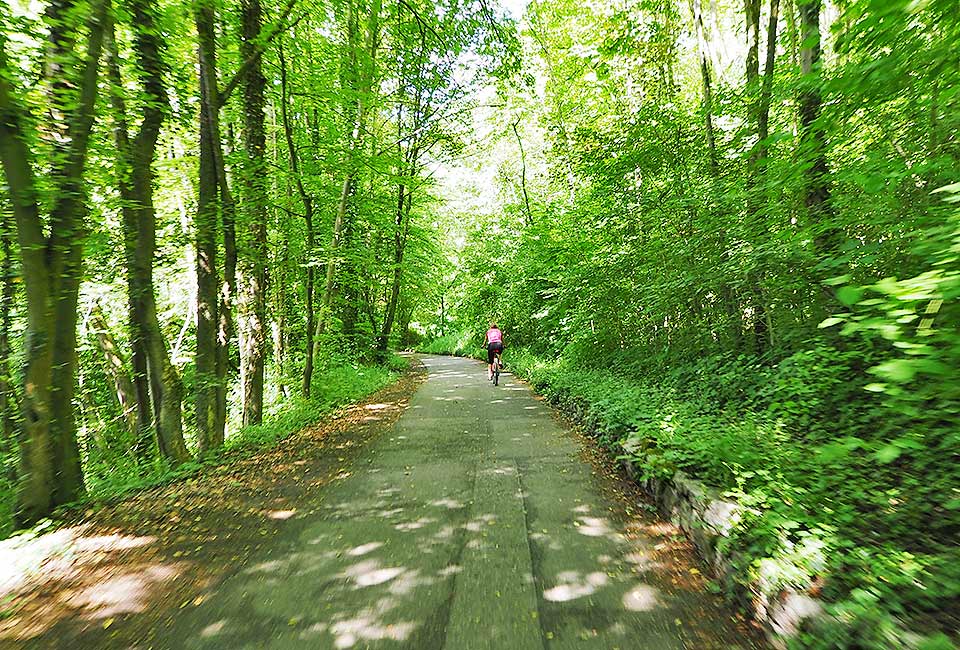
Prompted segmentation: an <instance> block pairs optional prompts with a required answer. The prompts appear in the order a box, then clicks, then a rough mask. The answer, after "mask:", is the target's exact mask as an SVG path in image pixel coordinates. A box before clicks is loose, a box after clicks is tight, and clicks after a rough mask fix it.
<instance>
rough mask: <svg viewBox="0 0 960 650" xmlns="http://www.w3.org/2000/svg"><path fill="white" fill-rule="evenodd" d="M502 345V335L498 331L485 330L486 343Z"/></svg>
mask: <svg viewBox="0 0 960 650" xmlns="http://www.w3.org/2000/svg"><path fill="white" fill-rule="evenodd" d="M496 342H500V343H503V333H501V332H500V330H498V329H489V330H487V343H496Z"/></svg>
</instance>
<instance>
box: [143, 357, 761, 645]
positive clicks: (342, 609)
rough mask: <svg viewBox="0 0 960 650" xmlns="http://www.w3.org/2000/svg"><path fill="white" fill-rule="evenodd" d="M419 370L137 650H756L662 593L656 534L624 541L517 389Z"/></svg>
mask: <svg viewBox="0 0 960 650" xmlns="http://www.w3.org/2000/svg"><path fill="white" fill-rule="evenodd" d="M422 361H423V363H424V364H425V365H426V366H427V368H428V370H429V378H428V380H427V381H426V383H424V384H423V386H422V387H421V388H420V389H419V391H418V392H417V393H416V394H415V395H414V397H413V398H412V400H411V403H410V407H409V409H408V410H407V411H406V413H405V414H404V415H403V416H402V417H401V418H400V420H399V421H398V422H397V424H396V425H395V426H394V427H393V428H392V429H390V430H389V431H386V432H384V434H383V435H382V436H380V437H379V438H378V439H377V440H376V441H375V442H373V443H372V444H371V446H370V447H369V448H368V449H367V450H366V451H365V452H364V453H363V454H362V455H361V456H360V457H359V458H358V459H357V460H356V462H355V463H354V465H353V466H352V468H351V471H350V472H349V475H345V476H344V478H342V479H341V480H338V481H335V482H333V483H331V484H330V485H327V486H325V487H324V488H322V489H323V490H324V491H323V493H322V495H321V497H322V500H321V501H320V506H319V508H317V509H316V510H315V512H314V513H313V514H312V515H311V516H310V518H309V521H308V522H307V523H306V524H305V525H303V526H301V527H299V528H298V529H297V530H296V531H295V534H292V535H291V536H290V537H289V538H279V539H277V540H276V544H274V545H273V546H272V548H271V549H270V550H269V552H265V553H264V554H263V555H262V557H257V558H255V561H253V562H251V563H250V564H248V565H246V566H242V567H237V569H236V572H235V573H234V574H233V575H232V576H231V577H230V578H228V579H227V580H226V581H224V582H223V584H221V585H220V586H219V588H218V589H217V590H216V592H215V593H213V594H211V595H210V597H208V598H207V599H206V600H205V601H204V602H203V603H202V604H201V605H200V606H198V607H195V608H189V609H188V610H185V611H184V613H183V615H182V616H181V617H179V619H178V621H177V623H176V624H175V625H173V626H171V627H170V628H168V629H167V630H166V631H165V632H164V633H162V634H160V635H159V636H158V637H157V638H155V639H154V641H153V642H152V643H151V646H152V647H153V648H167V647H169V648H185V649H189V650H199V649H203V650H220V649H223V650H226V649H230V650H240V649H250V650H254V649H256V650H268V649H269V650H281V649H288V648H290V649H292V648H297V649H300V648H324V649H325V648H338V649H339V648H357V649H361V648H376V649H380V648H384V649H397V650H399V649H409V650H431V649H435V650H487V649H490V650H494V649H496V650H533V649H537V650H541V649H549V650H555V649H556V650H560V649H574V648H576V649H581V648H582V649H606V650H614V649H618V648H619V649H622V650H627V649H628V648H631V649H649V650H675V649H677V650H679V649H682V648H690V649H694V648H695V649H698V650H711V649H714V648H717V649H719V648H724V649H732V648H742V649H746V648H753V647H755V646H754V642H753V641H751V640H749V639H748V638H747V636H746V635H745V634H744V632H743V630H742V628H741V627H740V626H737V625H734V624H733V623H732V621H731V616H730V612H729V611H727V610H726V609H725V608H724V607H723V606H722V605H721V604H720V603H719V601H718V600H717V599H716V598H715V597H713V596H712V595H710V594H705V593H703V590H702V587H701V588H695V587H690V586H688V585H685V583H684V581H682V580H679V581H678V580H677V576H678V575H683V574H684V572H686V571H690V568H687V567H677V566H667V565H665V562H664V560H663V558H664V557H669V554H663V553H661V552H659V551H658V548H659V547H660V546H662V545H663V544H665V543H666V542H665V540H667V541H669V539H670V537H669V535H668V536H663V535H661V536H653V535H651V536H644V535H642V534H640V535H638V534H637V530H638V525H637V524H636V522H635V521H633V520H632V519H631V518H630V517H628V516H626V515H624V513H623V508H624V507H623V505H622V503H618V502H617V501H616V500H613V499H611V498H610V496H609V494H608V493H607V491H605V490H604V489H603V487H604V486H603V485H602V484H601V482H602V481H603V480H606V479H604V478H603V477H602V476H598V474H597V472H595V471H594V469H593V468H592V467H591V465H590V463H588V462H586V461H585V460H583V458H582V454H581V446H582V444H583V443H582V441H580V440H579V439H578V438H577V436H576V435H575V434H573V433H572V432H570V431H569V430H567V428H566V427H565V426H564V425H563V424H562V423H561V422H560V421H559V420H558V419H557V418H556V417H555V415H554V414H553V413H552V411H551V409H550V408H549V407H548V406H546V405H545V404H544V403H543V402H542V401H540V400H538V399H536V397H535V395H534V394H533V393H532V392H531V391H530V390H529V389H528V388H527V387H526V386H525V385H524V384H522V383H520V382H518V381H516V380H514V378H513V377H512V376H510V374H509V373H505V374H504V375H503V376H502V377H501V381H500V385H499V386H496V387H495V386H493V385H492V384H491V383H490V382H488V381H487V380H486V367H485V366H484V365H482V364H478V363H477V362H474V361H470V360H465V359H457V358H450V357H430V356H428V357H422ZM644 516H645V517H647V519H648V520H649V519H650V517H649V515H644ZM648 523H649V521H648ZM653 525H654V526H655V525H656V522H655V520H654V523H653ZM642 528H643V526H639V529H642ZM692 572H693V573H694V574H695V573H696V572H697V571H696V569H695V568H694V569H693V570H692Z"/></svg>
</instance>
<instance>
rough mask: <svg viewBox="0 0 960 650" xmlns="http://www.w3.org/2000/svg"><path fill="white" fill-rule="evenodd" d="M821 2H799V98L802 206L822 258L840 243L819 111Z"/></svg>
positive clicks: (834, 251) (837, 248)
mask: <svg viewBox="0 0 960 650" xmlns="http://www.w3.org/2000/svg"><path fill="white" fill-rule="evenodd" d="M821 4H822V0H801V2H800V3H799V9H800V30H801V36H802V38H801V48H800V64H801V69H802V72H803V76H804V79H803V90H802V91H801V93H800V97H799V102H798V104H799V106H798V111H797V112H798V114H799V116H800V151H801V156H802V160H803V162H804V169H805V170H806V181H807V182H806V187H805V193H804V203H805V204H806V207H807V218H808V220H809V221H808V226H809V227H810V229H811V230H812V231H813V243H814V246H815V247H816V251H817V254H818V255H819V256H820V257H821V258H826V257H830V256H832V255H834V254H835V253H836V252H837V251H838V250H839V249H840V245H841V243H842V241H843V240H842V233H841V232H840V231H839V230H838V229H837V228H836V225H835V224H834V223H833V210H832V208H831V205H830V185H829V178H830V170H829V168H828V167H827V156H826V146H825V143H824V133H823V126H822V125H821V124H820V111H821V108H822V105H823V99H822V98H821V95H820V7H821Z"/></svg>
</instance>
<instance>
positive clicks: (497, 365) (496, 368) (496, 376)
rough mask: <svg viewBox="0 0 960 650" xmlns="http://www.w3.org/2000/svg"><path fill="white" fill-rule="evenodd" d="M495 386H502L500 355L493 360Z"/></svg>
mask: <svg viewBox="0 0 960 650" xmlns="http://www.w3.org/2000/svg"><path fill="white" fill-rule="evenodd" d="M493 385H494V386H499V385H500V355H497V356H495V357H494V358H493Z"/></svg>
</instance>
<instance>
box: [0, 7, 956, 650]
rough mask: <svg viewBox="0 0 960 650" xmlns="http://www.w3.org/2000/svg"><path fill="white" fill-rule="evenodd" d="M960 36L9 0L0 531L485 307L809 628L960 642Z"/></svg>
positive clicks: (557, 391) (840, 26)
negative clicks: (723, 512) (710, 497)
mask: <svg viewBox="0 0 960 650" xmlns="http://www.w3.org/2000/svg"><path fill="white" fill-rule="evenodd" d="M957 42H960V10H958V7H957V4H956V0H736V1H733V0H729V1H728V0H615V1H611V2H604V1H600V0H595V1H594V0H591V1H588V2H575V1H573V0H532V1H531V2H529V3H526V2H522V1H521V0H516V1H514V2H505V3H503V5H502V6H501V5H499V4H497V3H496V2H495V1H494V0H437V1H435V2H428V1H426V0H396V2H383V1H382V0H240V1H239V2H233V1H232V0H192V1H191V2H189V3H181V2H174V1H172V0H49V1H46V2H28V1H27V0H7V1H6V2H5V3H4V5H3V7H2V8H0V163H2V169H3V174H2V180H3V184H2V188H0V190H2V191H0V238H2V239H0V283H2V286H0V419H2V426H0V465H2V467H0V533H2V535H3V536H8V535H10V534H12V533H13V532H14V531H15V530H17V529H20V528H25V527H29V526H33V525H35V524H37V523H38V522H43V521H45V520H47V518H49V517H51V516H53V517H56V515H57V513H58V512H61V511H62V509H63V508H69V507H72V506H75V505H76V504H78V503H86V502H89V501H90V500H97V499H109V498H115V497H117V496H119V495H123V494H127V493H129V492H130V491H131V490H137V489H141V488H143V487H146V486H150V485H156V484H159V483H163V482H168V481H172V480H177V478H178V477H182V476H185V475H188V474H190V473H194V472H203V471H204V467H205V466H206V465H207V464H209V463H213V462H216V459H217V458H219V457H220V456H221V455H222V454H224V453H226V452H228V451H229V450H231V449H236V448H240V447H245V446H254V447H256V446H263V445H268V444H271V442H272V441H274V440H276V439H278V438H280V437H283V436H285V435H287V434H288V433H289V432H290V430H291V429H293V428H297V427H302V426H305V425H307V424H310V423H312V422H314V421H316V420H318V419H319V418H321V417H323V414H324V413H326V412H328V411H329V409H330V408H332V407H334V406H336V405H339V404H343V403H346V402H349V401H352V400H356V399H358V398H359V397H361V396H363V395H366V394H369V393H371V392H373V391H374V390H376V389H377V388H379V387H382V386H384V385H387V384H389V383H390V382H391V381H393V379H394V378H395V377H396V374H397V373H398V372H400V371H401V370H402V368H403V367H404V366H405V365H406V362H405V361H403V360H400V359H398V358H397V356H396V355H395V354H394V351H396V350H404V349H416V350H419V351H423V352H430V353H443V354H460V355H470V356H477V355H479V353H480V351H481V345H482V343H483V332H484V331H486V329H487V326H488V325H489V324H490V323H492V322H496V323H498V324H499V325H500V327H501V328H502V329H503V331H504V333H505V337H504V339H505V343H506V351H505V354H504V359H505V361H506V364H507V367H508V369H510V370H511V371H512V372H514V373H516V374H517V375H518V376H521V377H523V378H525V379H526V380H528V381H529V382H530V383H531V384H532V385H533V386H534V387H535V388H536V389H537V390H538V391H539V392H541V393H542V394H543V395H545V396H546V397H547V398H548V399H549V400H550V401H551V402H553V403H554V404H555V405H557V406H558V407H559V408H560V409H561V410H562V411H564V412H566V413H567V414H568V415H570V416H571V417H573V418H574V419H576V420H577V421H578V422H579V423H580V424H581V425H582V426H584V427H585V428H586V429H587V430H589V431H590V432H591V433H593V434H594V435H595V436H596V437H597V438H598V439H599V440H600V442H601V443H602V444H603V445H605V446H607V447H608V448H609V449H610V450H611V458H613V457H614V456H621V457H624V458H628V459H630V460H631V461H632V462H634V463H635V464H636V465H637V467H639V468H640V470H641V472H642V473H643V474H644V475H648V476H667V475H670V474H672V473H673V472H675V471H676V470H678V469H681V470H683V471H685V472H687V473H689V474H690V475H692V476H694V477H696V478H697V479H699V480H701V481H704V482H705V483H707V484H708V485H711V486H713V487H715V488H717V489H720V490H722V491H723V492H724V494H726V495H727V496H729V497H730V498H732V499H734V500H736V501H737V502H738V503H739V504H740V505H741V506H742V507H743V513H744V515H743V517H742V518H741V520H740V522H739V523H738V526H737V530H736V531H735V534H734V535H733V536H732V538H731V542H730V543H731V544H735V545H737V546H738V547H740V548H742V549H744V550H745V552H744V554H743V555H742V557H744V558H745V559H744V566H742V567H741V573H742V575H743V576H744V579H746V578H747V576H754V577H755V576H756V575H758V574H759V573H763V575H765V576H768V578H769V580H770V581H772V583H773V584H775V585H778V586H783V587H786V586H790V585H797V586H799V585H806V584H810V583H811V582H812V583H814V584H816V585H817V589H818V591H821V592H822V595H823V597H824V598H825V600H826V601H827V602H828V603H829V607H830V608H831V613H832V614H833V619H832V620H834V621H837V623H836V624H833V625H830V624H825V625H823V626H821V627H820V628H818V629H815V630H808V631H806V632H805V633H804V634H802V635H800V636H799V637H798V638H797V639H795V640H794V642H793V643H795V644H796V647H798V648H808V649H823V650H826V649H827V648H850V649H853V648H864V649H871V650H872V649H880V648H901V647H916V648H922V649H923V650H942V649H945V648H951V647H953V646H952V645H951V639H952V640H953V641H956V639H957V633H958V627H960V626H958V620H960V568H958V567H960V550H958V547H957V544H956V540H957V539H958V537H960V464H958V463H957V461H958V459H960V428H958V426H957V424H958V422H960V371H958V369H960V302H958V298H960V205H958V204H960V90H958V89H960V50H958V49H957V47H956V43H957ZM717 588H718V590H721V591H723V590H726V589H727V586H726V585H718V587H717ZM914 632H916V633H919V635H918V634H915V633H914Z"/></svg>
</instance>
